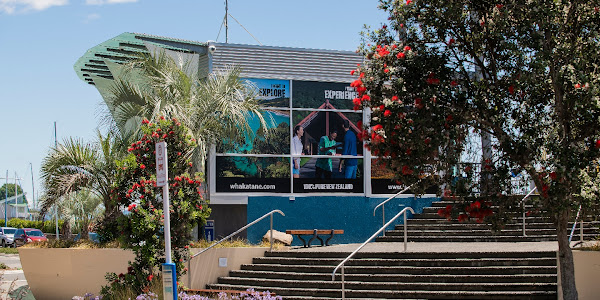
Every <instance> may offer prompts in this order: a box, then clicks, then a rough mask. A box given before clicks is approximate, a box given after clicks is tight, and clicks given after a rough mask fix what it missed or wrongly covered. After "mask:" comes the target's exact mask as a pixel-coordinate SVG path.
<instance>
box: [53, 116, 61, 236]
mask: <svg viewBox="0 0 600 300" xmlns="http://www.w3.org/2000/svg"><path fill="white" fill-rule="evenodd" d="M54 149H55V150H54V151H58V141H57V140H56V121H55V122H54ZM54 217H55V219H56V240H57V241H58V240H60V233H59V232H58V203H54Z"/></svg>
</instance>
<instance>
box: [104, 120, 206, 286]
mask: <svg viewBox="0 0 600 300" xmlns="http://www.w3.org/2000/svg"><path fill="white" fill-rule="evenodd" d="M141 129H142V131H143V136H142V138H141V139H140V140H139V141H137V142H134V143H132V144H131V146H130V147H129V149H128V151H129V155H128V156H127V157H126V158H124V159H123V160H120V161H118V162H117V166H118V168H119V169H118V171H117V178H118V183H117V184H116V186H115V189H114V193H115V194H114V197H115V199H116V201H117V202H118V203H119V205H120V206H121V207H122V209H123V210H127V211H128V213H127V214H125V215H123V216H121V217H120V218H119V220H118V229H117V230H118V232H117V234H119V239H120V240H121V242H122V244H123V245H124V246H125V247H126V248H129V249H132V250H133V251H134V253H135V255H136V259H135V261H133V262H130V263H129V264H130V267H129V269H128V272H127V273H126V274H119V275H117V274H114V273H112V274H108V275H107V279H108V280H109V286H107V287H105V288H103V294H104V295H105V296H106V295H110V293H111V289H113V288H116V287H118V286H127V287H130V288H133V289H134V290H136V291H138V292H142V291H143V289H144V288H146V287H147V286H148V285H150V283H151V282H152V280H153V278H154V277H155V274H158V272H159V268H160V265H161V264H162V263H164V260H165V258H164V254H165V253H164V247H165V246H164V245H165V244H164V233H163V229H164V227H163V226H164V211H163V205H162V187H157V186H156V152H155V145H156V143H158V142H160V141H165V142H166V143H167V155H168V167H169V168H168V175H169V179H168V183H169V187H168V188H169V201H170V207H169V210H170V221H171V222H170V225H171V246H172V258H173V263H175V265H176V267H177V277H179V276H180V275H182V274H184V273H186V272H187V269H186V268H185V267H184V262H185V261H186V260H187V259H188V258H189V243H190V242H191V241H192V229H193V227H194V226H195V225H196V224H200V225H203V224H204V222H205V219H206V218H207V217H208V216H209V215H210V211H211V210H210V208H208V202H207V201H206V200H205V199H204V198H203V196H202V194H203V190H202V178H203V176H202V174H200V173H197V174H193V173H192V170H193V164H192V162H191V160H190V156H191V155H192V151H193V150H194V149H195V147H196V141H195V140H194V139H193V138H191V136H190V135H189V133H188V129H187V128H186V127H185V126H182V125H181V123H179V121H177V120H176V119H173V120H166V119H165V118H159V120H158V122H157V123H151V122H150V121H148V120H146V119H144V121H143V125H142V127H141Z"/></svg>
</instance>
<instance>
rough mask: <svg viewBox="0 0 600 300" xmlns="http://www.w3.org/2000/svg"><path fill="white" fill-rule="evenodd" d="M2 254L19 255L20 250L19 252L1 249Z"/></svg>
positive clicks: (12, 249)
mask: <svg viewBox="0 0 600 300" xmlns="http://www.w3.org/2000/svg"><path fill="white" fill-rule="evenodd" d="M0 253H2V254H19V250H17V248H0Z"/></svg>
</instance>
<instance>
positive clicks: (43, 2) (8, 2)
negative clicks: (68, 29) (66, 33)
mask: <svg viewBox="0 0 600 300" xmlns="http://www.w3.org/2000/svg"><path fill="white" fill-rule="evenodd" d="M109 1H110V0H109ZM117 1H118V0H117ZM68 3H69V1H68V0H0V12H4V13H7V14H13V13H18V12H26V11H30V10H36V11H40V10H45V9H48V8H50V7H52V6H62V5H67V4H68Z"/></svg>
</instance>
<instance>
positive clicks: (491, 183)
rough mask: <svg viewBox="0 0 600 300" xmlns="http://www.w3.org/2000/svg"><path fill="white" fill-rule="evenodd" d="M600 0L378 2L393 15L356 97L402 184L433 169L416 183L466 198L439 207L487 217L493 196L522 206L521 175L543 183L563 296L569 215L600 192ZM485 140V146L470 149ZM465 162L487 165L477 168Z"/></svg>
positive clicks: (369, 52)
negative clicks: (599, 174) (516, 191)
mask: <svg viewBox="0 0 600 300" xmlns="http://www.w3.org/2000/svg"><path fill="white" fill-rule="evenodd" d="M598 6H599V3H598V1H587V2H579V1H543V0H540V1H524V0H513V1H500V2H480V1H466V2H465V1H443V0H423V1H392V0H382V1H380V7H381V8H383V9H384V10H386V11H387V12H388V13H389V16H390V17H389V19H388V20H389V22H388V23H387V24H384V25H383V26H382V27H381V28H380V29H377V30H373V31H370V32H368V33H366V34H365V42H364V44H363V47H362V49H361V53H363V54H364V55H365V56H366V58H368V59H369V60H368V61H367V62H366V64H365V65H364V66H361V67H359V68H358V69H357V70H355V71H353V72H357V73H356V75H358V76H359V79H357V80H356V81H355V82H353V83H352V86H354V87H356V88H357V91H358V92H359V94H360V98H357V99H355V100H354V104H355V107H356V109H360V108H369V109H371V111H372V115H371V116H372V119H371V122H370V126H371V131H370V132H367V131H364V132H363V133H362V134H361V136H362V137H363V138H364V139H365V140H366V141H367V142H368V146H369V147H370V149H371V151H372V153H373V154H375V155H379V156H380V161H381V163H382V164H384V165H386V166H387V167H388V168H390V169H392V170H394V171H395V173H396V174H397V177H398V179H399V180H400V181H402V182H403V183H405V184H411V183H414V182H418V181H419V180H421V179H423V177H424V176H425V175H427V174H436V176H429V177H427V179H426V180H422V181H421V189H420V191H422V188H423V187H425V186H426V185H429V184H432V183H435V184H437V185H438V186H440V187H444V188H445V190H443V191H440V194H442V193H443V194H444V196H445V197H449V198H452V199H454V200H456V201H458V202H462V205H458V206H457V207H458V208H459V210H458V212H455V213H453V212H451V210H452V208H450V209H449V210H446V211H443V210H441V211H440V214H442V215H446V216H449V217H452V216H457V217H458V218H459V219H462V220H468V219H469V218H474V219H476V220H478V221H481V220H482V214H481V212H480V209H479V208H483V207H484V206H485V203H490V204H492V205H499V206H500V207H501V208H503V209H506V210H509V209H512V210H514V209H516V208H517V207H518V206H517V205H515V203H514V201H512V200H511V197H508V196H509V195H511V194H513V191H512V181H513V180H514V179H515V177H514V176H520V178H522V181H523V182H524V183H528V182H529V181H533V182H534V183H535V186H536V187H537V190H538V191H539V193H540V197H539V204H540V207H541V208H543V209H544V210H546V211H548V213H549V215H550V216H551V217H552V218H553V219H554V221H555V222H556V224H557V232H558V240H559V251H560V255H559V257H560V258H561V263H560V266H561V276H562V280H563V281H562V282H563V284H564V286H563V292H564V293H563V296H564V298H565V299H572V298H574V297H575V298H576V291H575V287H574V281H573V280H572V278H573V277H574V276H573V273H572V272H573V270H572V267H571V269H569V266H572V255H571V252H570V249H569V245H568V241H567V234H566V232H565V231H566V227H567V223H568V222H569V220H572V218H573V217H574V216H573V215H572V214H573V210H574V209H576V208H577V207H578V205H579V204H583V205H586V204H591V203H590V202H596V203H597V202H598V198H595V199H594V201H587V200H585V198H586V196H585V194H586V193H587V194H588V195H590V194H591V193H595V192H594V191H592V190H591V189H588V191H585V189H586V186H593V185H594V183H592V184H590V185H587V184H586V182H589V181H590V180H593V178H594V177H596V175H594V174H589V175H585V173H587V172H590V171H591V172H596V171H595V170H593V169H594V168H590V166H591V165H592V164H593V162H595V161H597V160H598V158H600V150H599V148H600V98H599V94H600V68H598V65H599V64H600V54H599V52H598V51H597V49H598V48H599V47H600V13H599V12H598ZM566 24H568V25H566ZM479 139H483V140H488V141H489V143H490V145H489V147H488V148H487V149H484V150H482V149H481V148H479V149H478V147H473V145H474V144H476V143H475V142H474V141H477V140H479ZM482 156H483V157H484V158H481V157H482ZM383 157H387V159H383ZM464 161H466V162H469V163H481V171H480V172H479V176H472V174H470V173H471V172H472V171H471V170H468V169H467V168H466V167H465V166H464V165H460V164H459V163H460V162H464ZM582 173H583V174H584V175H582ZM586 176H587V178H586ZM582 187H583V189H584V190H582ZM416 190H419V189H416ZM587 198H588V199H589V197H587ZM476 203H477V204H476ZM473 206H477V207H479V208H478V209H472V208H473ZM467 208H468V209H469V210H467ZM575 211H576V210H575ZM472 212H476V214H473V213H472ZM461 215H462V216H463V217H460V216H461Z"/></svg>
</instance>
